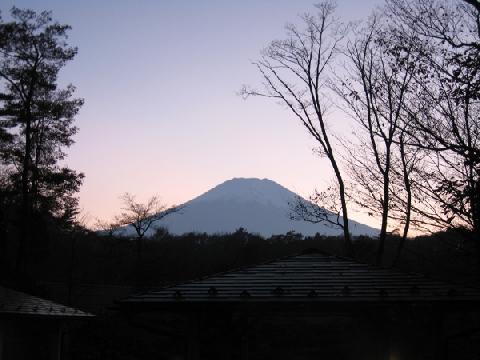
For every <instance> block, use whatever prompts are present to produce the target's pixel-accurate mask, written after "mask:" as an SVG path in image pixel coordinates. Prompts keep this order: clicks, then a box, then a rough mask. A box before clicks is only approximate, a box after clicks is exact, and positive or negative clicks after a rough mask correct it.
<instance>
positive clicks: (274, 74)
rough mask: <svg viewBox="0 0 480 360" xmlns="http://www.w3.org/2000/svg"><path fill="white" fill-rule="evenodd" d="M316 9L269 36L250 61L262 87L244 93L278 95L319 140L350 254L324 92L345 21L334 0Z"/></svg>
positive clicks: (342, 187) (341, 186) (343, 194)
mask: <svg viewBox="0 0 480 360" xmlns="http://www.w3.org/2000/svg"><path fill="white" fill-rule="evenodd" d="M316 8H317V10H318V13H317V14H316V15H309V14H305V15H304V16H303V17H302V20H303V25H304V27H303V28H298V27H296V26H295V25H291V24H290V25H287V26H286V31H287V37H286V39H284V40H275V41H273V42H272V43H271V44H270V46H268V47H267V48H266V49H265V50H264V51H263V54H262V58H261V59H260V60H259V61H257V62H255V63H254V65H255V66H256V67H257V69H258V71H259V72H260V74H261V75H262V77H263V79H264V85H265V86H264V89H263V90H255V89H251V88H248V87H246V86H244V87H243V89H242V90H241V92H240V93H241V94H242V95H243V96H244V97H248V96H265V97H270V98H273V99H278V100H280V101H281V102H283V103H284V104H285V105H286V106H287V108H288V109H290V111H291V112H292V113H293V114H294V115H295V116H296V117H297V119H298V120H300V122H301V124H302V125H303V126H304V127H305V129H306V130H307V131H308V133H309V134H310V135H311V136H312V137H313V138H314V139H315V141H316V142H317V143H318V145H319V151H320V154H321V155H322V156H325V157H326V158H327V159H328V161H329V163H330V165H331V168H332V170H333V172H334V174H335V180H336V183H337V186H336V187H337V188H338V197H339V199H340V204H341V214H342V218H343V223H342V226H341V227H342V228H343V233H344V239H345V246H346V252H347V254H349V255H352V254H353V247H352V242H351V237H350V230H349V221H348V220H349V218H348V210H347V200H346V190H345V182H344V178H343V175H342V172H341V170H340V166H339V164H338V161H337V154H336V152H335V149H334V146H333V144H332V135H331V134H330V133H329V131H328V125H327V117H326V110H327V103H326V102H325V96H324V92H325V90H326V89H327V87H326V85H325V84H326V80H327V73H328V70H329V66H330V65H331V63H332V61H333V58H334V56H335V55H336V53H337V52H338V47H339V43H340V41H342V39H343V38H344V37H345V33H346V31H345V27H344V26H343V25H342V24H341V23H339V22H338V21H337V19H335V17H334V15H333V14H334V11H335V5H334V3H333V2H330V1H325V2H322V3H320V4H318V5H316Z"/></svg>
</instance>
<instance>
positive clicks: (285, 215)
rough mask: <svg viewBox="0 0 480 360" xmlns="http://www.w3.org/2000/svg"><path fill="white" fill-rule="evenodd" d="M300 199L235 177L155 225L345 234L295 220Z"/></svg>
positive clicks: (355, 227)
mask: <svg viewBox="0 0 480 360" xmlns="http://www.w3.org/2000/svg"><path fill="white" fill-rule="evenodd" d="M296 199H297V195H296V194H295V193H294V192H292V191H290V190H288V189H286V188H284V187H283V186H281V185H279V184H277V183H276V182H274V181H272V180H268V179H263V180H260V179H244V178H235V179H232V180H228V181H225V182H224V183H222V184H220V185H217V186H216V187H214V188H213V189H211V190H209V191H207V192H206V193H204V194H202V195H200V196H198V197H197V198H195V199H193V200H191V201H189V202H187V203H185V204H184V208H183V209H182V210H181V211H180V212H178V213H173V214H171V215H168V216H167V217H165V218H164V219H162V220H160V221H158V222H157V223H156V224H155V227H157V228H158V227H165V228H167V229H168V231H169V232H170V233H173V234H183V233H186V232H206V233H208V234H214V233H228V232H234V231H235V230H237V229H238V228H240V227H243V228H244V229H246V230H247V231H249V232H251V233H258V234H260V235H262V236H264V237H269V236H271V235H274V234H285V233H286V232H288V231H295V232H298V233H302V234H303V235H314V234H315V233H317V232H319V233H320V234H322V235H341V234H342V230H341V229H339V228H332V227H331V226H327V225H326V224H312V223H308V222H306V221H296V220H291V219H290V213H291V209H290V204H292V203H294V202H295V201H296ZM305 201H306V200H305ZM350 226H351V232H352V234H353V235H354V236H355V235H373V236H374V235H377V234H378V230H376V229H373V228H371V227H368V226H366V225H363V224H360V223H357V222H355V221H352V223H351V225H350ZM127 231H128V232H130V229H127ZM152 232H153V231H152Z"/></svg>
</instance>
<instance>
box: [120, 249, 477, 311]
mask: <svg viewBox="0 0 480 360" xmlns="http://www.w3.org/2000/svg"><path fill="white" fill-rule="evenodd" d="M245 301H247V302H269V303H270V302H330V303H331V302H334V303H341V302H365V303H372V302H425V301H427V302H437V301H474V302H479V301H480V289H477V288H468V287H459V286H455V285H452V284H449V283H445V282H441V281H435V280H431V279H429V278H427V277H425V276H422V275H419V274H413V273H402V272H399V271H394V270H392V269H385V268H379V267H374V266H371V265H367V264H362V263H358V262H356V261H353V260H350V259H346V258H341V257H337V256H331V255H327V254H322V253H308V254H302V255H298V256H292V257H287V258H283V259H280V260H276V261H272V262H269V263H265V264H261V265H257V266H251V267H246V268H243V269H240V270H235V271H230V272H226V273H222V274H217V275H213V276H209V277H205V278H203V279H199V280H195V281H191V282H188V283H183V284H178V285H174V286H169V287H166V288H162V289H159V290H152V291H149V292H146V293H143V294H137V295H135V296H131V297H129V298H127V299H125V300H123V301H122V302H121V303H123V304H124V305H133V304H142V303H143V304H145V305H147V304H150V305H153V304H159V305H162V304H163V305H167V304H170V303H182V302H183V303H234V302H245Z"/></svg>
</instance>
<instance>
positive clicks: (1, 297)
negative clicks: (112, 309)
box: [0, 286, 93, 317]
mask: <svg viewBox="0 0 480 360" xmlns="http://www.w3.org/2000/svg"><path fill="white" fill-rule="evenodd" d="M1 315H30V316H54V317H90V316H93V315H92V314H89V313H86V312H83V311H81V310H78V309H75V308H71V307H68V306H64V305H60V304H57V303H55V302H53V301H50V300H46V299H42V298H39V297H36V296H33V295H29V294H26V293H23V292H20V291H16V290H12V289H8V288H5V287H3V286H0V316H1Z"/></svg>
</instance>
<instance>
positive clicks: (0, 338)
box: [0, 320, 5, 360]
mask: <svg viewBox="0 0 480 360" xmlns="http://www.w3.org/2000/svg"><path fill="white" fill-rule="evenodd" d="M4 337H5V326H4V323H3V321H1V320H0V360H3V343H4V341H5V340H4Z"/></svg>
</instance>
